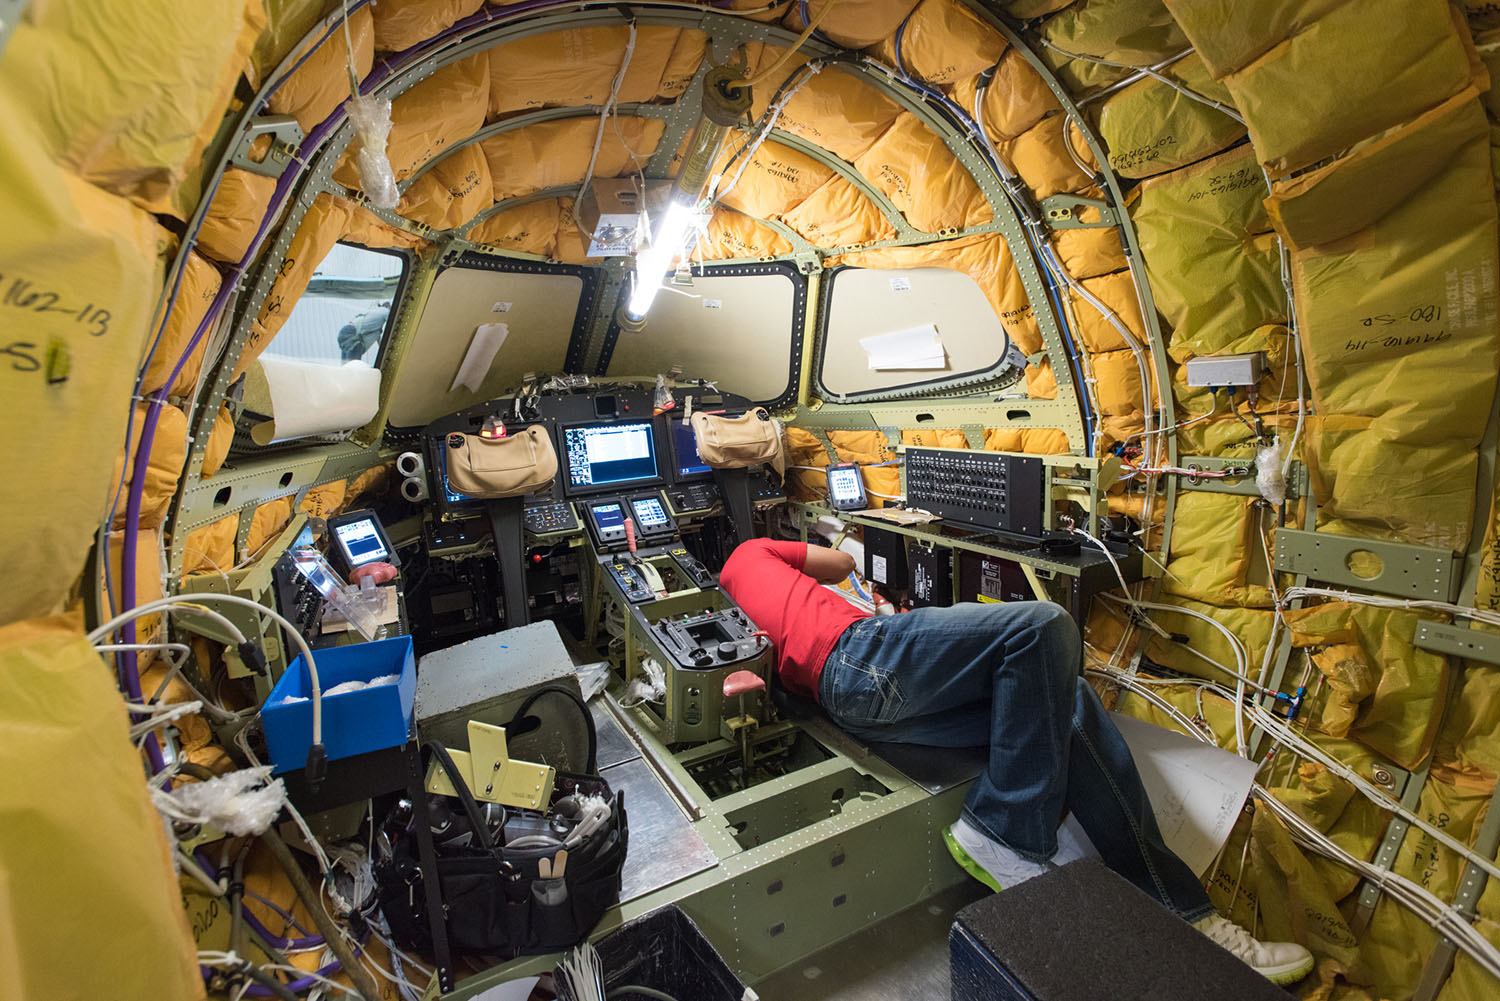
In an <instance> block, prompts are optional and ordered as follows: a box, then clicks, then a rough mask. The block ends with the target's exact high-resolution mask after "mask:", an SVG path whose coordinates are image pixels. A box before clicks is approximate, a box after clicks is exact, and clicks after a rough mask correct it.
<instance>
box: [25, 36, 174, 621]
mask: <svg viewBox="0 0 1500 1001" xmlns="http://www.w3.org/2000/svg"><path fill="white" fill-rule="evenodd" d="M20 43H21V40H20V39H12V41H11V46H10V52H9V53H8V54H7V62H6V64H4V65H6V66H10V65H11V63H10V59H9V56H11V55H14V54H15V52H16V51H18V49H19V46H20ZM13 94H14V91H12V90H9V89H7V88H0V135H3V136H5V141H4V142H3V143H0V178H3V179H4V184H3V185H0V218H3V219H4V220H5V244H4V247H3V249H0V276H3V277H0V331H3V333H0V376H3V379H4V383H5V388H4V394H3V398H4V401H5V407H4V415H5V416H4V425H5V433H4V437H5V440H6V441H7V442H8V443H9V444H10V448H11V455H10V461H11V462H12V463H13V464H14V467H15V468H16V469H18V470H25V475H24V476H8V477H6V478H5V481H4V484H3V485H0V507H3V509H4V510H5V512H6V514H7V518H6V525H7V528H6V530H5V532H4V533H3V534H4V539H5V545H4V551H5V555H6V565H7V568H8V570H9V572H10V573H11V574H12V575H13V578H14V579H15V580H18V581H25V582H26V586H25V587H11V588H6V589H5V590H4V594H3V595H0V622H9V621H13V620H15V619H18V618H26V617H29V616H34V615H41V614H44V613H46V612H49V611H52V610H54V609H55V608H56V607H57V606H58V603H59V602H60V601H61V600H62V599H63V597H64V595H65V594H66V593H67V591H68V588H69V587H70V586H71V585H72V583H73V581H74V580H75V579H76V578H77V576H78V573H79V570H80V569H81V568H82V566H83V561H84V555H85V554H86V553H87V551H88V547H89V545H90V544H91V542H92V541H93V537H94V530H95V528H96V526H97V525H98V523H99V520H100V518H102V517H103V516H104V512H105V505H106V503H107V502H108V499H109V495H110V493H111V491H112V488H113V482H112V481H111V479H110V460H111V459H112V458H113V457H114V455H115V453H116V451H117V450H118V449H119V448H120V446H121V444H122V443H123V442H124V440H125V418H126V415H127V414H128V413H129V407H128V397H129V394H130V387H131V384H132V382H133V381H134V378H135V372H136V365H137V363H138V361H139V359H140V356H141V350H142V345H143V343H144V342H145V340H146V337H147V332H148V330H149V329H150V325H151V315H152V310H153V309H154V308H155V301H156V296H157V293H158V290H159V289H160V287H161V281H162V269H161V265H160V263H159V262H158V260H157V253H158V247H159V246H160V244H161V243H163V242H164V240H163V237H164V233H163V232H162V230H161V229H160V228H159V227H158V226H157V224H156V222H155V220H154V219H152V218H151V217H150V216H149V215H147V214H146V213H145V212H142V211H141V210H139V209H137V208H135V207H133V206H132V205H131V204H130V203H129V202H127V201H126V200H125V199H123V198H120V197H118V196H115V195H110V194H107V193H105V192H103V191H101V190H99V189H98V188H96V187H94V186H93V185H91V184H87V183H85V182H83V181H80V180H79V179H78V178H77V177H75V176H73V175H72V174H70V173H68V172H67V171H65V170H62V169H59V168H57V167H54V166H52V164H51V163H50V162H49V161H48V160H47V159H46V158H45V157H41V156H38V155H37V152H38V151H39V150H42V149H44V148H45V143H44V142H43V140H42V137H41V135H40V134H39V133H38V132H37V131H36V130H35V129H34V128H33V126H32V124H31V122H30V120H29V118H28V117H27V115H26V114H25V113H24V112H23V111H22V110H21V107H20V106H19V105H17V104H16V103H15V101H14V100H13V99H12V95H13ZM49 353H51V354H52V356H53V358H54V361H53V362H51V363H49ZM49 365H50V367H51V368H52V373H53V374H52V379H56V380H57V381H52V379H49V375H48V372H49ZM58 366H61V368H60V369H59V367H58ZM59 376H65V378H58V377H59ZM106 404H111V405H106ZM122 508H123V504H122Z"/></svg>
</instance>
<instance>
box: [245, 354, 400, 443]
mask: <svg viewBox="0 0 1500 1001" xmlns="http://www.w3.org/2000/svg"><path fill="white" fill-rule="evenodd" d="M245 407H246V409H248V410H252V411H254V412H255V413H260V414H266V415H268V416H269V417H270V418H271V419H270V420H268V421H263V422H262V423H260V424H257V425H256V426H255V427H253V428H251V429H250V438H251V440H252V441H254V442H255V443H256V444H257V445H269V444H271V443H272V442H275V441H286V440H287V439H289V438H303V437H306V436H307V435H311V434H328V433H329V432H332V431H349V430H351V429H353V428H357V427H362V426H364V425H365V424H368V423H369V422H370V420H371V418H373V417H374V416H375V412H376V411H377V410H379V409H380V370H379V369H374V368H371V367H370V366H369V365H366V364H365V363H364V362H362V361H351V362H345V363H344V364H343V365H330V364H328V363H326V362H314V361H303V360H301V359H299V358H283V357H281V356H280V355H272V354H265V355H261V356H260V358H258V359H257V360H256V362H255V364H254V365H252V366H251V367H250V371H249V372H248V373H247V374H246V376H245Z"/></svg>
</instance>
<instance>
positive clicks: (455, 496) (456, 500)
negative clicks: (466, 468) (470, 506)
mask: <svg viewBox="0 0 1500 1001" xmlns="http://www.w3.org/2000/svg"><path fill="white" fill-rule="evenodd" d="M438 462H439V463H441V465H442V470H441V472H442V474H443V493H444V495H446V496H447V498H448V503H449V504H462V503H464V502H465V501H471V500H473V499H474V498H472V497H470V496H469V495H468V494H461V493H459V492H458V491H457V490H454V489H453V484H451V483H449V482H448V450H447V449H446V448H445V449H442V450H441V451H440V452H438Z"/></svg>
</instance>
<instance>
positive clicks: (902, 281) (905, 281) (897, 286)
mask: <svg viewBox="0 0 1500 1001" xmlns="http://www.w3.org/2000/svg"><path fill="white" fill-rule="evenodd" d="M891 291H892V292H910V291H911V279H910V278H908V277H906V276H905V275H892V276H891Z"/></svg>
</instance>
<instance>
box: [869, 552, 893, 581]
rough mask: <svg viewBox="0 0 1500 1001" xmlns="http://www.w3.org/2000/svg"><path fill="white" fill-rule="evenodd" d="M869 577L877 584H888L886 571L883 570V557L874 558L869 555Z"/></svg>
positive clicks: (873, 555) (874, 556) (872, 554)
mask: <svg viewBox="0 0 1500 1001" xmlns="http://www.w3.org/2000/svg"><path fill="white" fill-rule="evenodd" d="M870 577H871V578H872V579H873V580H874V581H875V582H876V583H877V584H888V583H890V581H888V580H886V569H885V557H884V556H876V555H875V554H874V553H871V554H870Z"/></svg>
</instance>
